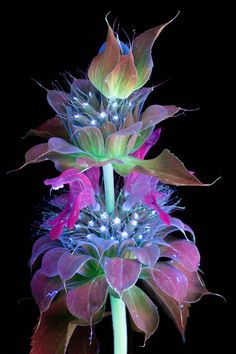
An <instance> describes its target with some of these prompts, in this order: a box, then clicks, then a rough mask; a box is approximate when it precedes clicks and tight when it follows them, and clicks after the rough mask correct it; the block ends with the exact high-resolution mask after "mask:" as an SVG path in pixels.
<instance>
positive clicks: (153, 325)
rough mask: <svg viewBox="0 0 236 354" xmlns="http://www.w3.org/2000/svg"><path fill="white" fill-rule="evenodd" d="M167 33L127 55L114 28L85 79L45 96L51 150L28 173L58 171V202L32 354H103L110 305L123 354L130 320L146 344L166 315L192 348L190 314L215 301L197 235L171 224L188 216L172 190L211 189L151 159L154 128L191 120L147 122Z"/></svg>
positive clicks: (43, 251) (49, 228) (45, 230)
mask: <svg viewBox="0 0 236 354" xmlns="http://www.w3.org/2000/svg"><path fill="white" fill-rule="evenodd" d="M170 22H171V21H170ZM167 24H168V23H166V24H163V25H161V26H158V27H155V28H152V29H150V30H148V31H146V32H144V33H142V34H141V35H139V36H137V37H136V38H135V39H134V41H133V43H128V44H126V43H123V42H121V41H120V39H119V37H118V34H116V33H115V32H114V31H113V29H112V28H111V27H110V25H109V24H108V34H107V39H106V42H105V43H104V44H103V45H102V46H101V48H100V50H99V53H98V55H97V56H96V57H95V58H94V59H93V60H92V62H91V64H90V67H89V69H88V79H74V78H72V77H70V78H69V80H68V84H69V90H67V91H61V90H58V89H54V90H48V91H47V99H48V102H49V104H50V105H51V106H52V108H53V109H54V110H55V112H56V117H54V118H51V119H49V120H47V121H46V122H45V123H43V124H42V125H41V126H39V127H38V128H36V129H31V130H30V131H29V132H28V133H27V136H30V135H31V136H32V135H33V136H39V137H42V138H47V139H48V141H47V142H46V143H41V144H39V145H36V146H34V147H33V148H31V149H30V150H29V151H28V152H27V153H26V157H25V160H26V162H25V164H30V163H38V162H42V161H45V160H51V161H53V162H54V164H55V167H56V169H57V170H58V171H59V175H58V176H57V177H55V178H51V179H46V180H45V182H44V183H45V184H46V185H47V186H51V189H52V190H56V191H57V190H61V192H60V191H59V192H56V195H55V196H53V197H52V198H51V200H50V201H49V205H48V208H47V210H46V211H45V212H44V213H43V215H44V220H43V222H42V223H41V225H40V230H41V232H40V237H39V238H38V239H37V240H36V242H35V244H34V246H33V250H32V257H31V260H30V266H31V268H32V270H33V272H34V273H33V277H32V283H31V286H32V294H33V296H34V298H35V301H36V303H37V304H38V306H39V309H40V313H41V315H40V321H39V324H38V326H37V328H36V329H35V333H34V335H33V338H32V350H31V354H54V353H58V354H59V353H60V354H62V353H70V354H73V353H77V352H78V348H81V352H82V351H83V352H86V353H98V352H99V345H98V343H97V340H96V338H95V333H94V326H95V325H96V324H97V323H98V322H99V321H101V320H102V318H103V317H104V316H109V314H110V312H109V311H108V304H107V302H108V301H107V300H108V296H109V297H110V304H111V314H112V321H113V330H114V353H115V354H126V353H127V328H126V309H127V312H128V314H129V317H130V321H131V324H132V328H133V329H134V330H136V331H139V332H142V333H143V334H144V343H145V342H146V340H147V339H148V338H149V337H150V336H151V335H152V334H153V333H154V332H155V330H156V329H157V327H158V324H159V314H158V310H157V303H158V304H160V305H162V306H163V308H164V309H165V310H166V312H167V313H168V314H169V315H170V317H171V318H172V319H173V321H174V322H175V324H176V326H177V328H178V329H179V331H180V332H181V334H182V336H184V332H185V327H186V323H187V318H188V315H189V307H190V305H191V303H193V302H195V301H197V300H199V299H200V298H201V297H202V296H203V295H204V294H209V292H208V290H207V289H206V287H205V285H204V283H203V280H202V279H201V277H200V275H199V272H198V270H199V264H200V255H199V252H198V249H197V247H196V245H195V236H194V232H193V230H192V229H191V228H190V227H189V226H188V225H186V224H184V223H183V222H182V221H181V220H180V219H177V218H176V217H174V216H173V213H174V212H175V211H176V210H178V209H181V207H180V206H179V201H178V200H177V199H175V198H174V197H173V190H172V189H171V187H170V185H174V186H179V185H181V186H194V185H196V186H202V185H204V184H202V183H201V182H200V181H199V180H198V179H197V177H196V176H195V175H194V174H193V173H192V172H190V171H188V170H187V169H186V168H185V167H184V165H183V164H182V162H181V161H180V160H179V159H178V158H176V157H175V156H174V155H173V154H172V153H170V152H169V151H168V150H164V151H163V152H162V153H161V154H160V155H159V156H157V157H156V158H154V159H145V156H146V154H147V152H148V151H149V149H151V148H152V146H153V145H154V144H156V142H157V141H158V139H159V136H160V133H161V129H160V128H157V129H155V126H156V125H157V124H159V123H160V122H161V121H163V120H165V119H167V118H169V117H176V116H177V115H178V114H180V113H181V111H183V109H181V108H180V107H176V106H174V105H168V106H160V105H152V106H149V107H148V108H146V109H145V110H143V106H144V102H145V100H146V98H147V96H148V95H149V94H150V93H151V91H153V88H152V87H151V88H148V87H143V85H144V84H145V83H146V82H147V81H148V79H149V77H150V75H151V71H152V67H153V62H152V57H151V49H152V46H153V44H154V42H155V40H156V39H157V37H158V36H159V34H160V33H161V31H162V30H163V29H164V28H165V26H166V25H167ZM114 171H115V173H116V174H115V178H114ZM119 175H120V176H122V178H120V177H119ZM114 181H115V182H116V183H114Z"/></svg>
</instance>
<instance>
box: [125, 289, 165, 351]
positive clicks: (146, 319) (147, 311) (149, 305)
mask: <svg viewBox="0 0 236 354" xmlns="http://www.w3.org/2000/svg"><path fill="white" fill-rule="evenodd" d="M122 299H123V301H124V302H125V304H126V306H127V308H128V310H129V314H130V316H131V319H132V321H133V323H134V325H135V327H136V329H137V330H138V331H140V332H143V333H144V335H145V340H144V345H145V342H146V340H147V339H148V338H149V337H150V336H151V335H152V334H153V333H154V332H155V331H156V329H157V327H158V324H159V315H158V311H157V307H156V306H155V305H154V303H153V302H152V301H151V299H150V298H149V297H148V296H147V295H146V294H145V292H144V291H143V290H141V289H140V288H138V287H137V286H135V285H134V286H132V288H130V289H128V290H126V291H124V292H123V295H122Z"/></svg>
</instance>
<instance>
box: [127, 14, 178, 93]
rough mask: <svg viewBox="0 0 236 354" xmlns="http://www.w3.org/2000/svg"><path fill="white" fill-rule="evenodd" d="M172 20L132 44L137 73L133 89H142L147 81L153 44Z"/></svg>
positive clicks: (151, 63) (150, 67)
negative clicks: (136, 80)
mask: <svg viewBox="0 0 236 354" xmlns="http://www.w3.org/2000/svg"><path fill="white" fill-rule="evenodd" d="M174 19H175V18H173V19H172V20H171V21H169V22H167V23H164V24H162V25H160V26H158V27H154V28H151V29H149V30H148V31H145V32H143V33H141V34H140V35H139V36H138V37H136V38H135V40H134V43H133V55H134V63H135V66H136V69H137V71H138V82H137V84H136V86H135V89H139V88H140V87H142V86H143V85H144V84H145V83H146V82H147V80H148V79H149V77H150V75H151V72H152V68H153V60H152V54H151V52H152V47H153V44H154V42H155V40H156V39H157V37H158V36H159V35H160V33H161V32H162V30H163V29H164V28H165V27H166V26H167V25H168V24H169V23H171V22H172V21H173V20H174Z"/></svg>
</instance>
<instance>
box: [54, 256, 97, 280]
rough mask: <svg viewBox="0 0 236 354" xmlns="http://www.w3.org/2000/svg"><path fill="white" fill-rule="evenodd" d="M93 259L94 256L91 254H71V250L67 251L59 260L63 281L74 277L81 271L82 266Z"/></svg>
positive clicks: (59, 271)
mask: <svg viewBox="0 0 236 354" xmlns="http://www.w3.org/2000/svg"><path fill="white" fill-rule="evenodd" d="M91 259H93V257H91V256H89V255H85V254H71V252H70V251H65V252H64V254H63V255H62V256H61V257H60V259H59V262H58V274H59V276H60V277H61V279H62V281H65V280H68V279H70V278H72V277H73V276H74V275H75V274H76V273H80V270H81V268H82V267H83V266H84V265H85V263H87V262H88V261H89V260H91ZM82 274H83V273H82Z"/></svg>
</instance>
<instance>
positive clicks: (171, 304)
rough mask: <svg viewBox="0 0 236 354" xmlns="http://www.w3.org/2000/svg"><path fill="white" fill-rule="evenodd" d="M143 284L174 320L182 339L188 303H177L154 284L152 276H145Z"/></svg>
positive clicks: (187, 315) (187, 314) (187, 313)
mask: <svg viewBox="0 0 236 354" xmlns="http://www.w3.org/2000/svg"><path fill="white" fill-rule="evenodd" d="M143 284H144V285H145V288H147V291H148V292H150V290H151V293H150V295H152V296H154V298H155V299H156V300H157V302H158V303H159V304H160V305H161V306H162V307H163V308H164V310H165V311H166V313H167V314H168V315H169V316H170V318H171V319H172V320H173V321H174V323H175V325H176V326H177V328H178V330H179V331H180V333H181V335H182V337H183V339H184V334H185V329H186V325H187V320H188V317H189V307H190V304H187V303H184V302H182V303H179V301H176V300H175V299H173V298H172V297H170V296H168V295H167V294H166V293H164V292H163V291H161V289H160V288H158V287H157V286H156V284H155V282H154V280H153V279H152V278H146V279H145V280H144V281H143Z"/></svg>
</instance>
